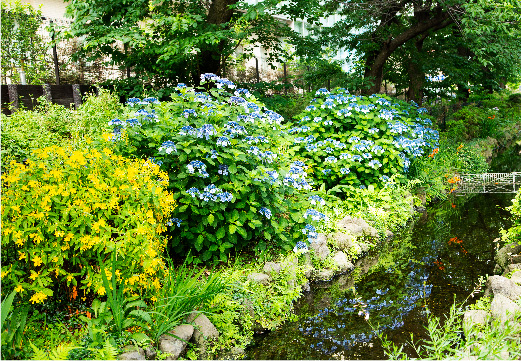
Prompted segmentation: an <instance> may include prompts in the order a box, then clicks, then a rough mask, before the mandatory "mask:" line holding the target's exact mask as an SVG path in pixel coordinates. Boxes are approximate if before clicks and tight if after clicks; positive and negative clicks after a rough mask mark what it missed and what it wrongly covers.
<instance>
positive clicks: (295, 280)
mask: <svg viewBox="0 0 521 361" xmlns="http://www.w3.org/2000/svg"><path fill="white" fill-rule="evenodd" d="M277 260H278V261H279V262H280V264H281V266H282V267H281V268H282V269H281V272H280V273H272V274H271V280H270V282H269V283H268V284H265V285H264V284H258V283H256V282H254V281H251V280H248V279H247V277H246V275H247V274H249V273H251V272H256V271H258V270H255V269H252V268H251V264H249V265H240V264H239V263H237V264H236V265H234V266H232V267H230V268H229V269H224V270H223V274H222V276H223V278H224V279H225V282H226V285H227V286H226V288H225V289H224V292H221V293H219V294H218V295H217V297H215V298H214V299H213V300H212V302H211V303H209V304H208V307H209V310H210V311H211V313H210V314H209V315H208V318H209V319H210V320H211V321H212V323H213V324H214V325H215V326H216V327H217V328H218V329H219V332H220V333H221V336H220V337H219V342H218V343H217V344H215V345H214V346H213V348H212V353H214V354H215V355H217V357H218V358H223V355H226V353H227V352H229V351H230V350H231V349H233V348H234V347H240V348H245V347H246V346H247V345H248V344H249V343H250V342H251V341H252V336H253V333H254V331H255V330H257V329H259V328H261V329H262V328H263V329H269V330H273V329H276V328H277V327H278V326H279V325H281V324H282V323H283V322H285V321H286V320H288V319H289V320H291V319H292V308H293V304H294V302H295V301H296V299H297V298H299V297H300V295H301V286H302V285H303V284H304V283H305V282H306V281H307V280H306V279H305V277H304V268H303V267H302V266H301V265H299V260H298V257H297V255H296V254H294V253H290V254H288V255H286V256H280V257H278V259H277Z"/></svg>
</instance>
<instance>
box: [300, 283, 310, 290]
mask: <svg viewBox="0 0 521 361" xmlns="http://www.w3.org/2000/svg"><path fill="white" fill-rule="evenodd" d="M309 291H311V287H309V282H306V283H304V284H303V285H302V292H309Z"/></svg>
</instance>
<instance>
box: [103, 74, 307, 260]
mask: <svg viewBox="0 0 521 361" xmlns="http://www.w3.org/2000/svg"><path fill="white" fill-rule="evenodd" d="M201 84H202V86H203V87H204V88H202V89H193V88H189V87H186V86H185V85H184V84H179V85H178V86H177V92H176V93H174V94H172V101H170V102H163V103H160V102H158V101H157V100H156V99H153V98H147V99H143V100H140V99H137V98H133V99H130V100H129V103H128V107H127V113H126V117H127V119H125V120H121V119H114V120H112V121H111V122H110V124H111V125H112V126H113V127H114V132H113V133H112V134H110V135H107V139H110V140H111V141H113V142H114V144H115V149H116V152H118V153H119V154H123V155H126V156H135V157H140V158H144V159H151V160H152V161H154V162H156V163H157V164H159V165H160V166H161V167H162V169H164V170H165V171H167V172H168V174H169V176H170V186H169V187H170V190H171V191H172V192H173V193H174V197H175V199H176V200H177V202H178V204H179V207H178V208H176V210H175V211H174V212H175V215H174V219H173V220H172V222H170V233H171V235H172V240H171V247H170V250H171V251H173V252H176V253H180V254H183V255H186V254H187V253H188V252H189V251H192V255H195V256H196V257H195V260H196V261H197V260H199V261H206V260H209V259H212V258H213V259H221V260H224V259H226V255H227V254H228V253H229V252H230V250H231V249H240V248H244V247H258V248H260V249H263V248H264V247H265V246H266V242H267V241H270V240H271V241H272V242H274V243H275V244H277V245H279V246H281V247H283V248H285V249H292V248H293V247H294V246H295V243H296V242H297V241H299V240H302V238H303V237H304V234H305V233H303V232H302V228H303V225H301V223H302V222H303V220H304V218H303V216H304V212H305V211H306V209H307V206H308V205H309V204H310V200H309V199H308V198H307V197H306V196H305V194H306V193H308V192H309V191H310V190H311V189H312V185H311V184H310V183H309V181H308V179H307V178H306V171H305V169H306V165H305V164H304V163H302V162H300V161H297V160H295V159H292V158H290V157H289V156H288V152H287V151H286V150H287V147H288V146H290V145H291V144H292V140H291V136H289V135H288V134H287V132H284V131H283V130H284V129H283V128H284V126H283V125H282V121H283V118H282V117H281V116H280V115H279V114H277V113H275V112H273V111H270V110H268V109H266V107H265V106H264V105H263V104H262V103H260V102H259V101H257V100H256V99H255V97H254V96H253V95H251V94H250V93H249V91H248V90H246V89H237V88H236V87H235V85H234V84H233V83H232V82H230V81H229V80H227V79H221V78H219V77H217V76H215V75H214V74H203V76H202V81H201ZM200 90H202V91H200ZM314 217H315V218H316V216H314ZM308 218H309V217H308Z"/></svg>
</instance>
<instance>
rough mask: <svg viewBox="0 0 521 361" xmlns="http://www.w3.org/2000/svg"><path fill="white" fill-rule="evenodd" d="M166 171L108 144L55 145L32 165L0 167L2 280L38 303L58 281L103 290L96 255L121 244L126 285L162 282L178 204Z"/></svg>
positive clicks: (37, 153)
mask: <svg viewBox="0 0 521 361" xmlns="http://www.w3.org/2000/svg"><path fill="white" fill-rule="evenodd" d="M167 178H168V176H167V175H166V174H165V173H164V172H162V171H161V170H160V169H159V167H158V166H157V165H156V164H154V163H152V162H149V161H141V160H129V159H126V158H124V157H121V156H117V155H115V154H113V152H112V151H111V150H110V149H108V148H106V149H104V150H101V151H99V150H96V149H91V150H82V151H79V150H76V151H70V150H68V149H65V148H61V147H57V146H52V147H47V148H43V149H37V150H34V152H33V154H32V156H31V158H30V159H29V160H28V161H27V162H26V164H22V163H16V162H14V161H12V162H11V163H10V164H9V165H8V167H7V171H6V172H4V174H2V286H3V287H6V288H7V289H12V288H14V289H16V290H17V291H18V292H19V293H21V294H22V297H26V296H27V298H29V301H31V302H32V303H41V302H44V301H45V300H46V299H47V298H48V297H51V296H52V295H53V292H54V291H55V290H57V289H59V288H60V287H61V291H62V292H63V291H64V289H63V288H68V289H69V290H71V289H72V291H71V292H72V293H77V291H78V290H79V289H80V288H83V289H85V291H86V292H88V291H94V292H95V293H97V294H99V295H104V294H105V293H106V292H107V290H106V289H105V288H104V287H103V282H102V279H101V276H100V271H101V270H100V267H99V263H98V256H99V255H101V257H102V259H107V258H108V259H110V255H111V254H112V253H113V252H116V251H117V257H118V259H119V260H122V261H123V262H124V263H125V267H124V268H121V269H118V270H117V271H116V274H117V275H118V278H119V277H123V276H125V279H127V280H128V282H127V284H126V286H125V287H126V288H127V290H129V291H132V292H138V290H145V289H147V288H148V289H152V290H154V289H155V288H159V287H160V281H159V277H160V276H159V275H158V272H159V271H161V270H162V268H163V267H164V264H163V258H162V250H163V249H164V248H165V246H166V238H165V237H164V236H163V233H164V232H165V231H166V226H165V223H166V222H167V221H168V220H169V219H170V213H171V212H172V210H173V209H174V207H175V201H174V199H173V195H172V194H170V193H168V192H167V191H166V190H165V187H166V185H167V184H168V182H167ZM104 271H105V272H109V270H104ZM109 277H110V272H109Z"/></svg>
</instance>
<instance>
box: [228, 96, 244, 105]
mask: <svg viewBox="0 0 521 361" xmlns="http://www.w3.org/2000/svg"><path fill="white" fill-rule="evenodd" d="M228 102H229V103H230V104H242V103H246V99H244V98H243V97H236V96H232V97H230V99H229V100H228Z"/></svg>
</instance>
